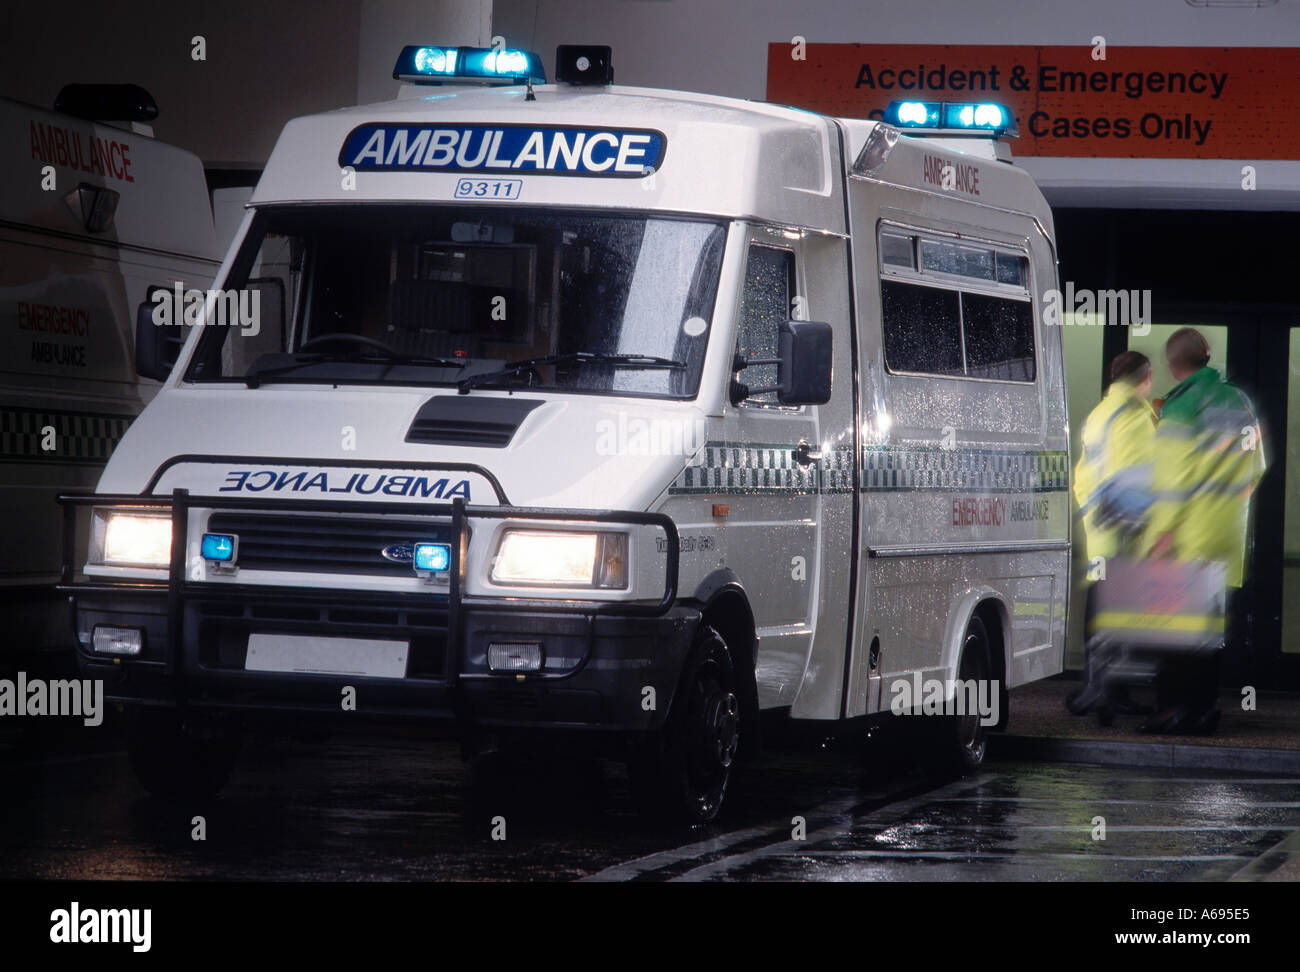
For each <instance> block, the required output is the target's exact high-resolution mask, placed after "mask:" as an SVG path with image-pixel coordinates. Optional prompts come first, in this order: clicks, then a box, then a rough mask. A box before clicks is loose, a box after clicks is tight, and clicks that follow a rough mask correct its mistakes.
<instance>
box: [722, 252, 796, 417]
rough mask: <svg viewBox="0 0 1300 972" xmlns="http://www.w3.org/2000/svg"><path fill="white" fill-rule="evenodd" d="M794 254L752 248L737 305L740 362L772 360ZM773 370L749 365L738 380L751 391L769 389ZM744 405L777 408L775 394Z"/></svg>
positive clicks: (786, 309)
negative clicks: (738, 308)
mask: <svg viewBox="0 0 1300 972" xmlns="http://www.w3.org/2000/svg"><path fill="white" fill-rule="evenodd" d="M794 279H795V278H794V254H793V253H792V252H790V251H789V250H782V249H779V248H777V247H774V246H763V245H762V244H758V243H755V244H752V245H751V246H750V248H749V260H748V262H747V264H746V267H745V291H744V294H743V295H742V297H741V301H740V334H739V339H738V341H737V346H736V353H737V354H739V355H740V356H741V357H743V358H748V359H752V358H775V357H776V356H777V354H778V353H779V350H780V349H779V347H778V332H779V330H780V327H781V325H782V324H784V323H785V322H786V321H788V320H789V319H790V316H791V311H792V310H793V309H794V308H793V304H792V301H793V299H794V296H795V284H794ZM776 372H777V366H776V365H774V364H772V365H751V366H750V367H748V368H746V369H745V370H744V371H742V372H741V373H740V380H741V381H743V382H744V383H745V384H746V385H749V387H751V388H772V387H775V385H776V382H777V374H776ZM745 404H746V405H777V404H778V403H777V398H776V392H774V391H773V392H765V393H763V394H760V395H751V396H750V397H749V398H748V399H747V400H746V402H745Z"/></svg>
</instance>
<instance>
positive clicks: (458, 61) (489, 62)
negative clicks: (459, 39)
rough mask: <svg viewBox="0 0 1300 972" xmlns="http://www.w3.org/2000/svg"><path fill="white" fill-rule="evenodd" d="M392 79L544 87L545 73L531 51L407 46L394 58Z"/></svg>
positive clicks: (539, 60) (540, 61) (540, 62)
mask: <svg viewBox="0 0 1300 972" xmlns="http://www.w3.org/2000/svg"><path fill="white" fill-rule="evenodd" d="M393 77H394V78H396V79H397V80H398V81H416V82H419V83H422V84H443V83H445V82H457V81H477V82H486V83H488V84H524V83H525V82H527V83H529V84H545V83H546V69H545V68H544V67H542V59H541V58H540V57H538V56H537V55H536V54H534V53H533V52H532V51H520V50H514V49H511V48H495V47H436V46H434V47H428V46H418V45H415V44H408V45H407V46H406V47H403V48H402V53H401V54H399V55H398V57H397V64H396V66H395V67H394V68H393Z"/></svg>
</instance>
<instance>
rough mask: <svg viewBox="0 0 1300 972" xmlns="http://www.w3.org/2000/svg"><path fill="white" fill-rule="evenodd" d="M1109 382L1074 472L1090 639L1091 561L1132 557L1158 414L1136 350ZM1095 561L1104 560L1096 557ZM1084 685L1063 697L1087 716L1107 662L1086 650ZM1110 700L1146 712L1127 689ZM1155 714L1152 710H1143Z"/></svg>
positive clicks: (1119, 358) (1147, 364)
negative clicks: (1084, 554) (1083, 546)
mask: <svg viewBox="0 0 1300 972" xmlns="http://www.w3.org/2000/svg"><path fill="white" fill-rule="evenodd" d="M1110 381H1111V383H1110V387H1109V388H1107V389H1106V394H1105V396H1104V397H1103V398H1102V400H1101V402H1100V403H1099V404H1098V405H1097V407H1096V408H1094V409H1093V410H1092V413H1091V414H1090V415H1089V416H1088V419H1087V421H1086V422H1084V425H1083V436H1082V438H1083V450H1082V455H1081V456H1080V457H1079V464H1078V465H1077V466H1076V467H1075V470H1074V497H1075V499H1076V500H1077V501H1078V503H1079V509H1080V510H1081V512H1082V513H1083V531H1084V535H1085V538H1086V542H1087V551H1088V563H1089V572H1088V577H1089V579H1090V580H1092V581H1094V583H1091V584H1089V586H1088V594H1087V600H1086V602H1085V607H1084V637H1085V639H1089V640H1090V639H1091V636H1092V624H1093V616H1094V614H1095V605H1096V594H1097V592H1096V584H1095V580H1096V577H1095V575H1094V565H1098V566H1099V565H1102V564H1104V563H1105V560H1106V559H1109V558H1111V557H1117V556H1121V555H1124V554H1128V555H1130V556H1131V555H1134V554H1135V553H1137V550H1136V547H1137V544H1138V542H1139V539H1138V538H1139V536H1140V535H1141V531H1142V528H1143V525H1144V518H1145V515H1146V511H1147V508H1148V506H1149V505H1150V485H1151V475H1152V468H1151V455H1152V450H1153V449H1154V445H1155V433H1156V415H1155V412H1154V411H1152V409H1151V405H1150V403H1149V402H1148V401H1147V398H1148V397H1149V396H1150V394H1151V361H1150V359H1149V358H1147V356H1146V355H1144V354H1141V353H1140V352H1137V351H1125V352H1123V353H1122V354H1119V355H1116V356H1115V359H1114V360H1113V361H1112V362H1111V364H1110ZM1098 558H1102V559H1101V560H1099V559H1098ZM1085 655H1086V658H1085V662H1084V685H1083V687H1082V688H1081V689H1078V690H1077V691H1075V692H1074V693H1072V694H1071V695H1070V696H1069V697H1068V698H1067V699H1066V705H1067V707H1068V708H1069V709H1070V711H1071V712H1074V713H1075V714H1077V715H1082V714H1083V713H1085V712H1087V711H1088V710H1089V709H1090V708H1091V707H1092V706H1093V705H1095V704H1096V703H1097V702H1099V701H1101V700H1102V698H1103V697H1104V696H1106V695H1107V693H1106V691H1105V690H1104V689H1103V687H1102V681H1101V677H1100V676H1101V671H1102V669H1103V668H1104V667H1105V662H1106V659H1105V658H1103V657H1101V656H1100V655H1096V653H1095V652H1094V651H1093V650H1091V649H1090V648H1085ZM1106 704H1107V705H1108V706H1109V707H1110V708H1112V709H1115V710H1116V711H1120V712H1139V711H1144V710H1142V709H1141V708H1140V707H1139V706H1137V705H1136V704H1135V703H1133V702H1132V701H1131V700H1130V699H1129V698H1128V697H1127V695H1126V694H1123V692H1122V690H1119V691H1112V692H1111V693H1110V694H1109V697H1108V698H1106ZM1145 711H1150V710H1145Z"/></svg>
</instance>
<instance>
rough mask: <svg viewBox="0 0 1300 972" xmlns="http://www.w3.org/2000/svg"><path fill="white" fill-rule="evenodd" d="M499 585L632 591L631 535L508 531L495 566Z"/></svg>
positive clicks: (494, 563)
mask: <svg viewBox="0 0 1300 972" xmlns="http://www.w3.org/2000/svg"><path fill="white" fill-rule="evenodd" d="M492 580H493V582H494V583H497V584H551V585H555V586H558V587H602V588H622V587H627V534H625V533H605V532H591V533H555V532H547V531H542V530H506V531H505V533H504V535H503V536H502V538H501V546H500V547H499V548H497V555H496V560H495V561H494V562H493V564H492Z"/></svg>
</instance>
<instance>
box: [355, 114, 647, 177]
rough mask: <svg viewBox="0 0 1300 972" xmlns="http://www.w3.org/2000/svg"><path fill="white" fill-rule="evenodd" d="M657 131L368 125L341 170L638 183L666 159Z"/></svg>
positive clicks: (362, 128)
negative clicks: (524, 174) (635, 180)
mask: <svg viewBox="0 0 1300 972" xmlns="http://www.w3.org/2000/svg"><path fill="white" fill-rule="evenodd" d="M667 147H668V139H667V137H666V136H665V135H664V134H663V133H662V132H657V131H652V130H650V129H601V128H574V127H569V126H562V125H538V126H533V125H454V126H453V125H446V126H441V125H401V124H369V125H362V126H360V127H359V128H356V129H354V130H353V131H352V133H351V134H349V135H348V137H347V139H346V140H345V141H344V143H343V148H342V150H341V151H340V152H339V165H343V166H351V167H352V168H353V169H356V170H369V171H372V172H409V171H422V172H489V173H500V172H532V173H537V174H544V175H582V176H604V177H614V178H624V179H626V178H635V177H637V176H646V175H650V174H651V173H652V172H654V171H655V170H656V169H658V168H659V166H660V164H661V163H662V162H663V157H664V151H665V150H666V149H667Z"/></svg>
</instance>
